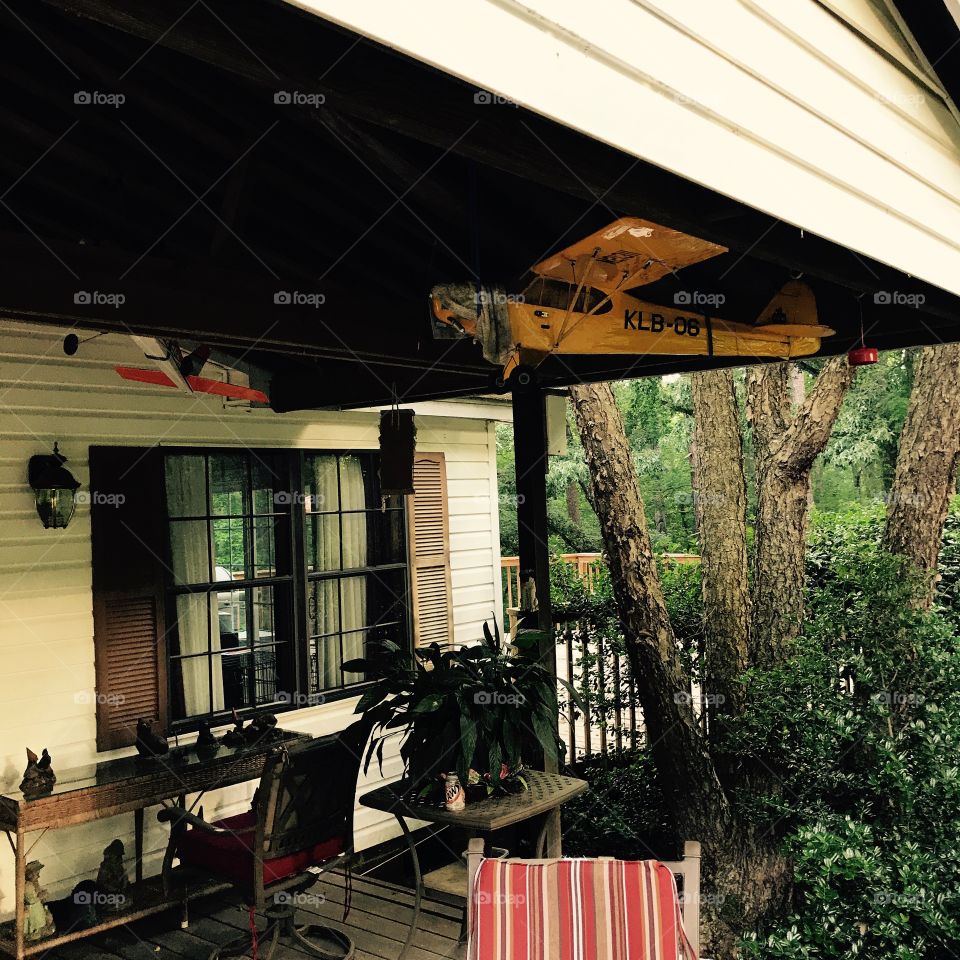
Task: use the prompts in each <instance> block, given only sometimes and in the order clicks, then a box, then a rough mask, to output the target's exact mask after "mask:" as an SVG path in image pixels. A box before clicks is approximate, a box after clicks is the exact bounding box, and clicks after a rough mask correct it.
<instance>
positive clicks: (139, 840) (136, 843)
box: [133, 807, 143, 882]
mask: <svg viewBox="0 0 960 960" xmlns="http://www.w3.org/2000/svg"><path fill="white" fill-rule="evenodd" d="M133 850H134V856H135V857H136V861H137V864H136V868H135V869H136V877H137V882H139V881H141V880H142V879H143V807H138V808H137V809H136V810H134V811H133Z"/></svg>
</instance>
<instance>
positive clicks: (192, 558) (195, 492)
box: [166, 456, 223, 716]
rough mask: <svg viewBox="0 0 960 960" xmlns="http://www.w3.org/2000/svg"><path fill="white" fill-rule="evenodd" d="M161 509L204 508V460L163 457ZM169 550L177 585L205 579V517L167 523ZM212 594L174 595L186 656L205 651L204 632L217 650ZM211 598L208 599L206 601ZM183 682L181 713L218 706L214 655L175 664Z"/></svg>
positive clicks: (186, 511)
mask: <svg viewBox="0 0 960 960" xmlns="http://www.w3.org/2000/svg"><path fill="white" fill-rule="evenodd" d="M166 484H167V509H168V513H169V516H170V517H171V518H176V517H203V516H206V514H207V513H208V512H209V510H208V506H207V483H206V470H205V466H204V458H203V457H197V456H171V457H167V458H166ZM170 550H171V555H172V558H173V570H174V576H175V579H176V581H177V583H178V584H199V583H208V582H209V581H210V578H211V573H210V552H211V550H212V544H211V543H210V538H209V530H208V526H207V522H206V520H202V521H198V520H194V521H191V520H176V519H171V521H170ZM216 600H217V595H216V594H213V595H212V596H211V595H209V594H206V593H194V594H184V595H181V596H179V597H178V598H177V634H178V636H179V639H180V653H181V654H183V655H185V656H188V655H190V654H195V653H206V652H207V637H208V634H209V637H210V642H211V645H212V650H213V651H214V652H217V651H219V650H220V622H219V618H218V616H217V603H216ZM211 601H213V602H211ZM178 668H179V670H180V672H181V677H182V682H183V699H184V709H185V712H186V714H187V716H195V715H197V714H202V713H207V712H209V711H210V710H222V709H223V671H222V669H221V667H220V658H219V657H217V658H215V659H213V660H212V661H211V660H209V659H208V658H207V657H195V658H191V659H187V660H182V661H180V662H179V667H178ZM211 670H212V673H213V703H210V702H209V696H210V695H209V689H210V687H209V683H210V680H209V676H210V672H211Z"/></svg>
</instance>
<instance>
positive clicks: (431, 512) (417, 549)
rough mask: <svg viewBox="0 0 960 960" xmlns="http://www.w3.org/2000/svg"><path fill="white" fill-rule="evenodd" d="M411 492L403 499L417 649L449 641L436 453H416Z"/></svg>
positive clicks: (443, 473)
mask: <svg viewBox="0 0 960 960" xmlns="http://www.w3.org/2000/svg"><path fill="white" fill-rule="evenodd" d="M413 486H414V490H415V491H416V493H414V495H413V496H412V497H410V498H409V501H408V503H409V506H408V511H409V518H410V522H409V529H410V583H411V589H412V604H411V606H412V608H413V639H414V643H415V644H416V645H417V646H424V645H426V644H429V643H439V644H442V645H445V644H450V643H452V642H453V599H452V597H453V591H452V589H451V586H450V530H449V519H448V514H447V466H446V462H445V461H444V458H443V454H442V453H421V452H420V451H419V450H418V451H417V457H416V461H415V462H414V466H413Z"/></svg>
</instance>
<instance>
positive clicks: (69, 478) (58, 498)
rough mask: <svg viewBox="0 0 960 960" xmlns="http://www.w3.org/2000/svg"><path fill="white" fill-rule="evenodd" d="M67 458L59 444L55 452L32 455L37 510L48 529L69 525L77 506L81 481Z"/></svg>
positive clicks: (30, 472) (31, 479)
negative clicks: (74, 474)
mask: <svg viewBox="0 0 960 960" xmlns="http://www.w3.org/2000/svg"><path fill="white" fill-rule="evenodd" d="M66 462H67V458H66V457H65V456H63V454H61V453H60V450H59V449H58V447H57V444H56V443H54V445H53V453H45V454H38V455H37V456H35V457H31V458H30V464H29V466H28V469H27V479H28V481H29V483H30V486H31V487H32V488H33V494H34V496H35V497H36V500H37V514H38V516H39V517H40V519H41V520H42V521H43V525H44V527H45V528H46V529H48V530H49V529H60V528H63V527H65V526H66V525H67V524H68V523H69V522H70V520H71V519H72V517H73V511H74V510H75V509H76V507H77V502H76V493H77V488H78V487H79V486H80V482H79V481H78V480H77V479H76V478H75V477H74V476H73V474H72V473H71V472H70V471H69V470H67V469H66V468H65V467H64V464H65V463H66Z"/></svg>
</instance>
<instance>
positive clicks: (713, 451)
mask: <svg viewBox="0 0 960 960" xmlns="http://www.w3.org/2000/svg"><path fill="white" fill-rule="evenodd" d="M690 385H691V388H692V394H693V441H692V443H691V444H690V452H691V466H692V475H693V480H694V489H693V496H694V507H695V510H696V517H697V529H698V531H699V533H700V557H701V571H702V577H701V585H702V591H703V620H704V642H705V649H706V669H705V686H704V692H705V694H706V704H705V708H706V709H707V710H708V711H709V715H710V716H715V715H722V714H724V713H726V712H728V711H729V712H730V713H736V712H737V711H738V708H739V703H740V696H739V688H738V684H737V677H739V675H740V674H741V673H742V672H743V671H744V670H745V669H746V667H747V663H748V660H747V658H748V652H749V639H750V593H749V586H748V579H747V486H746V481H745V479H744V475H743V439H742V436H741V433H740V418H739V415H738V411H737V398H736V389H735V386H734V381H733V374H732V373H731V372H730V371H729V370H716V371H709V372H704V373H694V374H693V375H692V376H691V378H690Z"/></svg>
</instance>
